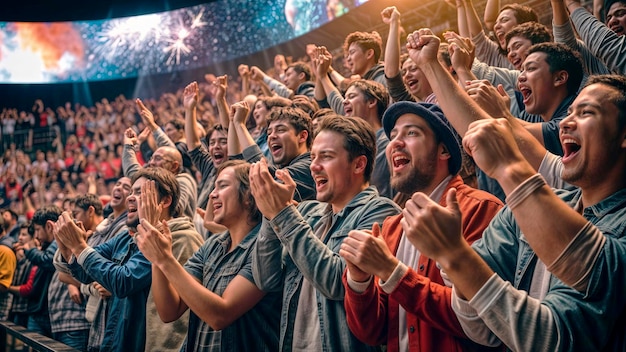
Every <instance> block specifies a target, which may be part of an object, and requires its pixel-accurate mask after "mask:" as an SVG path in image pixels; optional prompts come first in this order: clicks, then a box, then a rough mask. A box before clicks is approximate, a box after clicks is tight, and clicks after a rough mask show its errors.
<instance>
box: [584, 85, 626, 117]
mask: <svg viewBox="0 0 626 352" xmlns="http://www.w3.org/2000/svg"><path fill="white" fill-rule="evenodd" d="M592 84H604V85H606V86H609V87H611V88H613V89H614V90H615V91H616V92H615V93H616V94H612V95H611V96H610V97H609V101H611V102H612V103H613V104H615V106H616V107H617V111H618V112H619V113H618V125H619V128H620V129H622V128H624V127H625V126H626V76H622V75H617V74H615V75H593V76H589V79H588V80H587V82H586V83H585V87H589V86H590V85H592Z"/></svg>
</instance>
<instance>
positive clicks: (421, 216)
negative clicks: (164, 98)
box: [400, 188, 468, 263]
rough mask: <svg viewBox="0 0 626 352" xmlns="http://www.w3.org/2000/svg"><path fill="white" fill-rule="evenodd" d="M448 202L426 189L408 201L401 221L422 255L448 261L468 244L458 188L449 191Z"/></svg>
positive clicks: (410, 239)
mask: <svg viewBox="0 0 626 352" xmlns="http://www.w3.org/2000/svg"><path fill="white" fill-rule="evenodd" d="M446 204H447V206H446V207H442V206H441V205H439V204H437V203H436V202H434V201H433V200H432V199H430V198H429V197H428V196H427V195H425V194H424V193H421V192H417V193H415V194H413V196H412V197H411V199H409V200H408V201H407V202H406V204H405V207H404V210H403V211H402V215H403V218H402V220H401V221H400V224H401V225H402V228H403V229H404V233H405V235H406V236H407V238H408V240H409V241H410V242H411V243H412V244H413V245H414V246H415V248H417V249H418V250H419V251H420V253H421V254H422V255H425V256H427V257H429V258H431V259H434V260H436V261H437V262H446V263H447V260H449V259H450V258H452V257H453V256H454V254H455V253H457V250H458V249H459V248H464V247H465V246H468V244H467V242H465V239H463V236H462V235H461V211H460V210H459V204H458V202H457V199H456V189H454V188H453V189H450V190H449V191H448V194H447V195H446ZM452 259H454V258H452Z"/></svg>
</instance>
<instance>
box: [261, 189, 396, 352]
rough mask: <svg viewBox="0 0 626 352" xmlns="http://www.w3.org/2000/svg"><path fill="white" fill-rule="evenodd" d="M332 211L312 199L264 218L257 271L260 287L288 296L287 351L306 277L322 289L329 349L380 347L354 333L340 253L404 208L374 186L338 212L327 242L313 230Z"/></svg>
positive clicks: (283, 344)
mask: <svg viewBox="0 0 626 352" xmlns="http://www.w3.org/2000/svg"><path fill="white" fill-rule="evenodd" d="M331 211H332V208H331V206H330V204H328V203H322V202H318V201H306V202H302V203H300V204H299V205H298V207H297V208H296V207H295V206H293V205H291V206H288V207H286V208H285V209H283V210H282V211H281V212H280V213H279V214H278V215H277V216H276V217H275V218H274V219H272V220H271V221H269V220H267V219H264V220H263V224H262V227H261V230H260V232H259V236H258V238H257V245H256V248H255V250H254V254H253V259H252V263H253V264H252V271H253V275H254V280H255V283H256V285H257V286H259V288H260V289H262V290H264V291H268V292H270V291H280V290H282V292H283V305H282V311H281V323H280V350H281V351H290V350H291V348H292V345H293V327H294V323H295V318H296V310H297V306H298V300H299V296H300V288H301V285H302V281H303V279H304V278H305V277H306V278H307V279H308V280H309V281H310V282H311V283H312V285H313V286H314V287H315V288H316V292H315V296H316V299H317V311H318V315H319V320H320V326H321V327H322V328H321V338H322V349H323V351H368V350H374V349H375V348H374V347H371V346H367V345H365V344H364V343H362V342H360V341H358V340H357V339H356V337H354V335H352V333H351V332H350V330H349V329H348V324H347V322H346V312H345V309H344V305H343V298H344V294H345V291H344V287H343V284H342V281H341V278H342V275H343V272H344V270H345V267H346V263H345V260H344V259H343V258H342V257H340V256H339V254H338V253H339V247H340V245H341V243H342V242H343V239H344V238H346V237H347V236H348V232H350V230H355V229H360V230H370V229H371V228H372V226H373V224H374V223H375V222H378V223H380V224H382V222H383V220H385V218H386V217H388V216H391V215H396V214H398V213H399V212H400V209H399V208H398V207H397V206H396V205H395V204H394V203H393V202H392V201H391V200H389V199H388V198H385V197H381V196H379V195H378V192H377V191H376V188H375V187H373V186H370V187H368V188H366V189H365V190H363V191H362V192H360V193H359V194H358V195H356V196H355V197H354V198H353V199H352V200H351V201H350V203H349V204H348V205H347V206H346V207H345V208H344V209H342V210H341V211H340V212H338V213H337V214H333V224H332V227H331V228H330V230H329V231H328V233H329V235H327V236H324V239H323V242H322V240H320V239H319V238H318V237H317V236H316V235H315V233H314V230H313V229H315V228H316V225H317V224H318V223H319V222H320V220H321V219H322V217H323V216H324V215H325V214H327V213H328V212H331Z"/></svg>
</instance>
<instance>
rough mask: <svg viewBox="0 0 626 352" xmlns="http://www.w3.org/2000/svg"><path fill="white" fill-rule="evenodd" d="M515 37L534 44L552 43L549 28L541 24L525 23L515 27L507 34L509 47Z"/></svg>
mask: <svg viewBox="0 0 626 352" xmlns="http://www.w3.org/2000/svg"><path fill="white" fill-rule="evenodd" d="M513 37H521V38H526V39H528V40H530V42H531V43H532V44H539V43H546V42H551V41H552V34H551V33H550V30H548V27H546V26H544V25H543V24H541V23H539V22H525V23H522V24H518V25H517V26H515V27H513V28H512V29H511V30H510V31H509V32H508V33H507V34H505V38H506V44H507V46H508V45H509V41H510V40H511V38H513Z"/></svg>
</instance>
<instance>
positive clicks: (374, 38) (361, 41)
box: [343, 31, 383, 62]
mask: <svg viewBox="0 0 626 352" xmlns="http://www.w3.org/2000/svg"><path fill="white" fill-rule="evenodd" d="M352 43H356V44H357V45H358V46H359V47H360V48H361V49H362V50H363V51H366V50H369V49H372V50H374V60H375V61H376V62H378V61H379V60H380V56H381V55H382V52H383V39H382V38H381V37H380V34H378V32H376V31H373V32H352V33H350V34H348V36H347V37H346V40H345V41H344V42H343V51H344V52H345V53H347V52H348V50H349V49H350V45H352Z"/></svg>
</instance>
